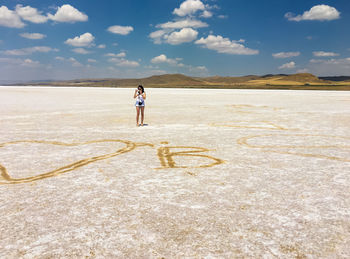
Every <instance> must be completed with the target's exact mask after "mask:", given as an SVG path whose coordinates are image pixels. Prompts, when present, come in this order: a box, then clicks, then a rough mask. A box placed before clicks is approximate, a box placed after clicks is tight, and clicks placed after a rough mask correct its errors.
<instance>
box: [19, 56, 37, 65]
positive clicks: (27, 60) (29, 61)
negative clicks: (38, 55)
mask: <svg viewBox="0 0 350 259" xmlns="http://www.w3.org/2000/svg"><path fill="white" fill-rule="evenodd" d="M21 65H22V66H25V67H37V66H39V65H40V62H39V61H33V60H31V59H29V58H27V59H25V60H23V62H22V64H21Z"/></svg>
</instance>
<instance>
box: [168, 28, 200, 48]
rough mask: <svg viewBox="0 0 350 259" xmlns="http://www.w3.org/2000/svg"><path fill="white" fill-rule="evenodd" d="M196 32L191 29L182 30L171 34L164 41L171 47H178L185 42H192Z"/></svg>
mask: <svg viewBox="0 0 350 259" xmlns="http://www.w3.org/2000/svg"><path fill="white" fill-rule="evenodd" d="M197 35H198V32H197V31H196V30H193V29H191V28H183V29H182V30H180V31H175V32H172V33H171V34H170V35H169V36H168V37H167V38H166V41H167V42H168V43H169V44H171V45H178V44H181V43H185V42H191V41H194V40H195V39H196V38H197Z"/></svg>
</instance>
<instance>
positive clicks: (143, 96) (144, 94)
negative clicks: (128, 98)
mask: <svg viewBox="0 0 350 259" xmlns="http://www.w3.org/2000/svg"><path fill="white" fill-rule="evenodd" d="M142 98H143V99H144V100H146V93H145V92H144V93H143V94H142Z"/></svg>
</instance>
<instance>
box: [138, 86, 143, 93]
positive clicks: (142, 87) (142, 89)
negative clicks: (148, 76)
mask: <svg viewBox="0 0 350 259" xmlns="http://www.w3.org/2000/svg"><path fill="white" fill-rule="evenodd" d="M138 88H141V91H142V93H144V92H145V89H144V88H143V86H142V85H139V86H138V87H137V89H138Z"/></svg>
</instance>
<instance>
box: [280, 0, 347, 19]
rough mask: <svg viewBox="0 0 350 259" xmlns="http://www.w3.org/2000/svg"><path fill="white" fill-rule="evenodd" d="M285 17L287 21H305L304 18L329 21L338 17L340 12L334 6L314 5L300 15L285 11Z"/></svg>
mask: <svg viewBox="0 0 350 259" xmlns="http://www.w3.org/2000/svg"><path fill="white" fill-rule="evenodd" d="M284 17H285V18H287V19H288V20H289V21H295V22H299V21H305V20H315V21H331V20H336V19H339V18H340V12H338V10H337V9H335V8H334V7H331V6H329V5H324V4H322V5H315V6H314V7H312V8H311V9H310V10H309V11H305V12H304V13H303V14H302V15H297V16H294V14H292V13H286V14H285V16H284Z"/></svg>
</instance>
